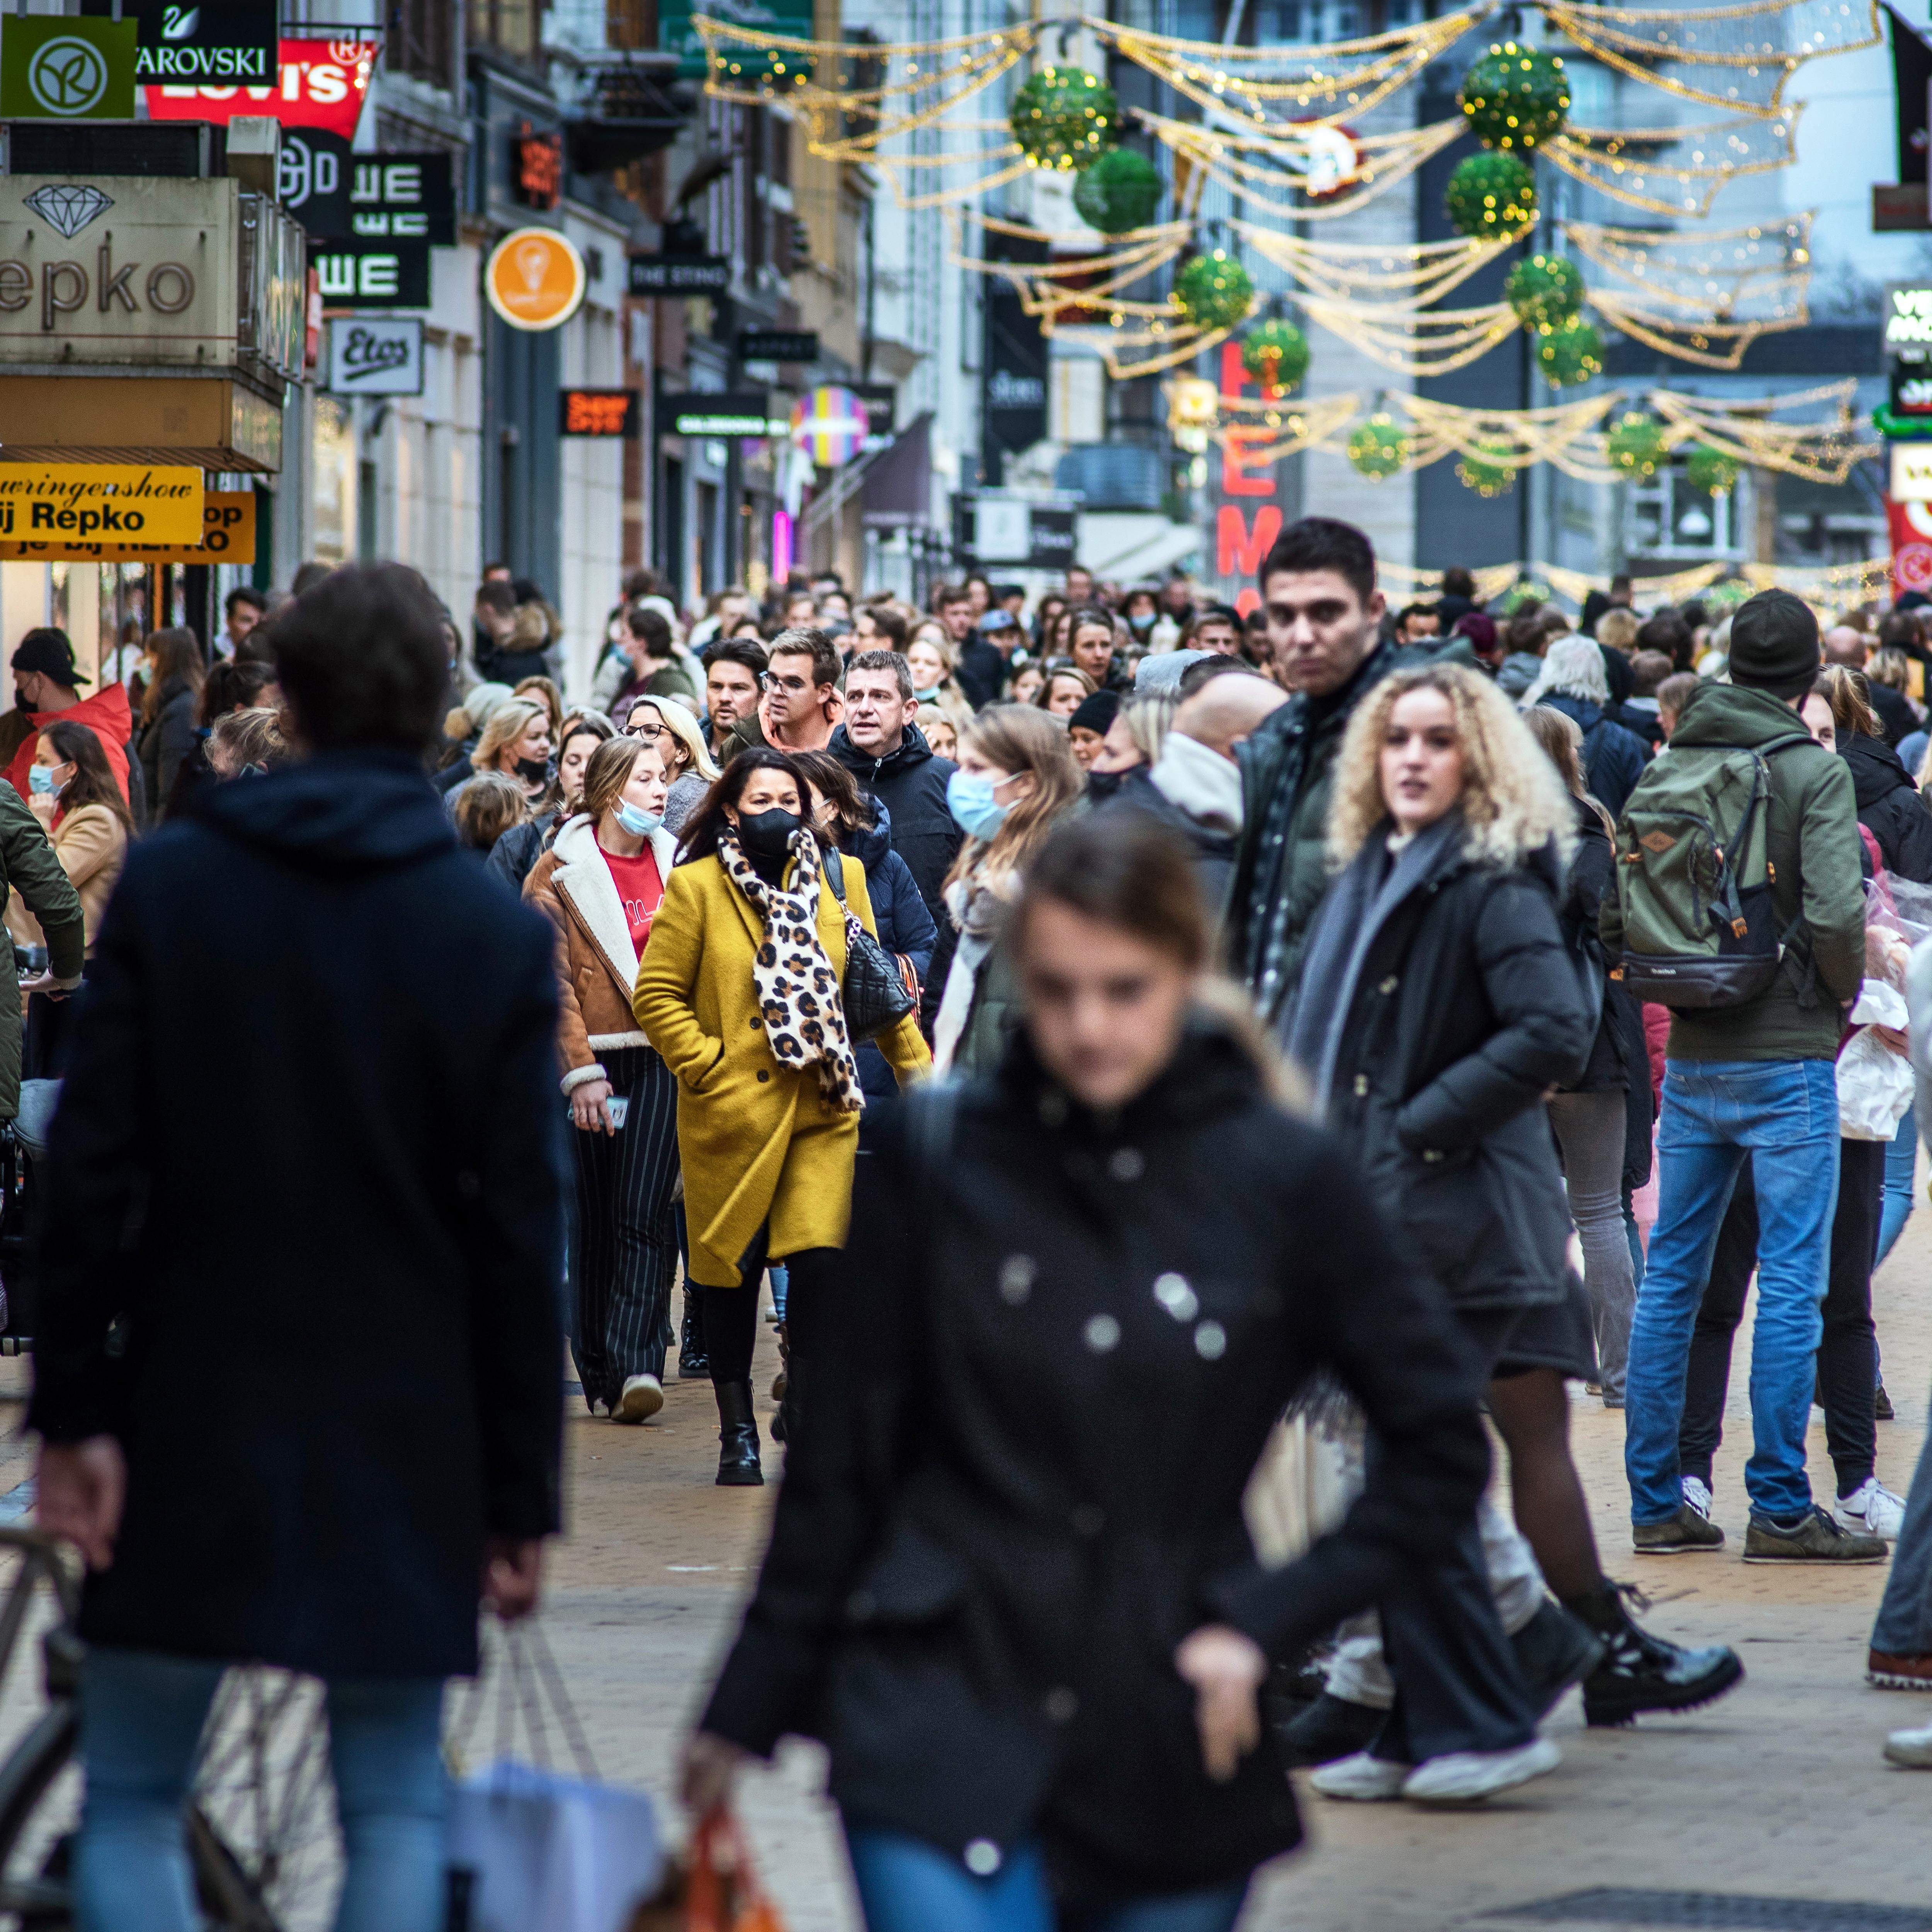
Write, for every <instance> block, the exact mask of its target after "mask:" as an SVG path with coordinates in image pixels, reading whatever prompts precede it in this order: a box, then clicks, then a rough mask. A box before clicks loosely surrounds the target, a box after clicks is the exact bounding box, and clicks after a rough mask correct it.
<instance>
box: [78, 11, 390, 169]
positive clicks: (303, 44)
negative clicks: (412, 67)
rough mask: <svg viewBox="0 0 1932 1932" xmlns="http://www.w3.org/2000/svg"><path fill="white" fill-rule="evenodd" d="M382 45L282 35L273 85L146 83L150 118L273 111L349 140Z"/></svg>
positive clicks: (225, 119)
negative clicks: (278, 68) (277, 78)
mask: <svg viewBox="0 0 1932 1932" xmlns="http://www.w3.org/2000/svg"><path fill="white" fill-rule="evenodd" d="M70 24H71V23H70ZM381 49H382V43H381V41H380V40H374V39H368V38H363V37H356V36H355V35H354V34H353V31H351V33H350V35H349V36H348V37H345V38H344V39H341V40H284V41H283V42H281V45H280V47H279V48H278V58H279V59H280V62H281V79H280V80H279V81H278V83H276V84H275V86H269V87H236V86H213V85H210V84H208V83H202V84H200V85H199V86H193V87H172V86H170V87H150V88H148V89H147V96H148V119H149V120H151V121H217V122H218V123H220V124H221V125H223V127H225V126H226V124H228V123H229V121H232V120H233V119H234V118H235V117H236V115H238V114H272V115H274V116H275V118H276V119H277V120H278V121H280V122H281V124H282V125H283V126H284V127H320V128H321V129H322V130H323V131H324V132H325V133H331V134H339V135H341V137H342V138H343V139H344V140H345V141H350V140H353V139H355V137H356V122H357V121H359V120H361V119H362V104H363V102H364V101H365V100H367V99H368V94H369V80H370V77H371V75H372V74H374V71H375V68H376V56H377V54H378V53H379V52H380V51H381Z"/></svg>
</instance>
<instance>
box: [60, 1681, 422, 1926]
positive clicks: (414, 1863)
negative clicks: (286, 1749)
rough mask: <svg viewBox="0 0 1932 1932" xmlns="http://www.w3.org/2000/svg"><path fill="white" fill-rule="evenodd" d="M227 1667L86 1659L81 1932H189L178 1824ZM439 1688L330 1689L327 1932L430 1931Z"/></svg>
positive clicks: (340, 1684) (78, 1867)
mask: <svg viewBox="0 0 1932 1932" xmlns="http://www.w3.org/2000/svg"><path fill="white" fill-rule="evenodd" d="M225 1668H226V1667H225V1666H224V1665H223V1664H217V1663H211V1662H209V1661H206V1660H205V1659H202V1658H187V1657H168V1656H163V1655H161V1654H160V1653H159V1652H154V1651H136V1650H112V1649H94V1650H90V1651H89V1652H88V1655H87V1661H86V1667H85V1669H84V1670H83V1675H82V1678H81V1689H80V1725H81V1754H82V1757H83V1760H84V1761H85V1763H86V1768H87V1798H86V1805H85V1807H84V1808H83V1811H82V1814H81V1821H80V1836H79V1838H78V1839H77V1841H76V1843H75V1846H74V1903H75V1917H76V1920H77V1925H78V1928H79V1932H199V1927H200V1925H201V1924H202V1915H201V1912H200V1909H199V1907H198V1906H196V1903H195V1899H194V1885H193V1879H192V1877H191V1876H190V1873H189V1870H188V1862H187V1850H186V1848H185V1844H184V1835H183V1831H182V1824H181V1814H182V1808H183V1806H184V1804H185V1803H186V1802H187V1793H188V1787H189V1784H190V1781H191V1780H192V1778H193V1772H194V1766H195V1760H196V1755H197V1753H196V1746H197V1745H199V1742H200V1740H201V1730H202V1724H204V1723H205V1721H206V1720H207V1717H208V1706H209V1705H210V1704H211V1703H212V1702H213V1700H214V1693H215V1689H216V1687H217V1685H219V1684H220V1682H221V1676H222V1672H223V1670H224V1669H225ZM442 1721H443V1680H442V1679H440V1678H401V1679H373V1678H364V1679H342V1680H338V1681H337V1682H333V1683H332V1684H331V1685H329V1757H330V1761H331V1764H332V1769H333V1771H334V1774H335V1793H336V1808H337V1810H338V1812H339V1813H340V1814H341V1820H342V1838H343V1849H344V1856H345V1859H346V1870H345V1871H344V1879H343V1888H342V1900H341V1904H340V1906H338V1908H337V1911H336V1918H335V1924H336V1932H442V1927H443V1924H445V1922H446V1918H447V1915H448V1911H449V1882H448V1880H447V1879H446V1876H444V1870H443V1813H444V1811H445V1808H446V1803H447V1786H446V1781H445V1778H444V1774H443V1749H442Z"/></svg>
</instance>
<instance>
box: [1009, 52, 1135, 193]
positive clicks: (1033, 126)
mask: <svg viewBox="0 0 1932 1932" xmlns="http://www.w3.org/2000/svg"><path fill="white" fill-rule="evenodd" d="M1010 121H1011V124H1012V127H1013V139H1015V140H1016V141H1017V142H1019V146H1020V151H1021V152H1022V154H1025V156H1026V157H1027V160H1028V163H1029V164H1030V165H1031V166H1034V167H1036V168H1052V169H1058V170H1059V171H1061V172H1063V173H1064V172H1070V171H1072V170H1073V169H1079V168H1084V167H1087V166H1090V165H1091V163H1094V161H1097V160H1099V159H1100V156H1101V155H1102V154H1104V153H1106V151H1107V150H1108V149H1109V148H1111V147H1113V146H1114V145H1115V144H1116V143H1117V142H1118V141H1119V139H1120V128H1121V106H1120V103H1119V101H1117V100H1116V99H1115V95H1114V90H1113V89H1112V88H1111V87H1109V86H1108V85H1107V83H1106V82H1105V81H1104V80H1101V79H1100V77H1099V76H1098V75H1097V74H1089V73H1088V71H1086V69H1085V68H1077V67H1071V68H1070V67H1043V68H1041V69H1040V71H1039V73H1037V74H1035V75H1034V76H1033V77H1032V78H1031V80H1028V81H1026V82H1025V83H1022V86H1021V87H1020V89H1019V92H1017V93H1016V95H1014V96H1013V113H1012V115H1011V116H1010Z"/></svg>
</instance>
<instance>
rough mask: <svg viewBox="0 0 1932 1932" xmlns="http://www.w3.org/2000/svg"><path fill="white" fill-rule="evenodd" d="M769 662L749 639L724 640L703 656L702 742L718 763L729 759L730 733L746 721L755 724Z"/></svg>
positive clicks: (759, 648)
mask: <svg viewBox="0 0 1932 1932" xmlns="http://www.w3.org/2000/svg"><path fill="white" fill-rule="evenodd" d="M769 664H770V659H769V658H767V657H766V655H765V652H764V649H763V646H761V645H759V644H755V643H753V642H752V641H751V639H750V638H749V637H727V638H726V639H725V640H724V642H723V643H716V644H713V645H712V646H711V648H710V649H709V650H708V651H706V652H705V653H704V716H703V719H702V721H701V722H702V724H703V730H704V742H705V743H706V745H708V746H709V748H710V751H711V755H712V757H714V758H715V759H716V760H718V763H720V764H722V763H724V760H726V759H727V758H729V757H730V756H731V753H732V750H733V746H732V744H731V734H732V733H733V732H734V731H736V730H737V728H738V727H739V725H740V724H743V723H744V722H745V720H746V719H747V718H749V719H751V721H752V722H753V723H754V724H756V722H757V715H758V690H759V685H760V680H761V679H763V676H764V674H765V672H766V669H767V668H768V667H769ZM762 736H763V734H762V733H760V737H762Z"/></svg>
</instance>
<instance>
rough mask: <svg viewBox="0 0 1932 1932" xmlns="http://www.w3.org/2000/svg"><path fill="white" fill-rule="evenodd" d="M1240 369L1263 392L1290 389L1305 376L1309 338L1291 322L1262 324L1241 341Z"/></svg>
mask: <svg viewBox="0 0 1932 1932" xmlns="http://www.w3.org/2000/svg"><path fill="white" fill-rule="evenodd" d="M1241 367H1242V368H1244V369H1245V370H1246V371H1247V372H1248V374H1250V376H1252V377H1253V378H1254V379H1255V380H1256V382H1258V383H1260V384H1261V385H1262V387H1263V388H1264V389H1293V388H1294V387H1295V385H1296V384H1297V383H1299V382H1300V381H1301V379H1302V377H1304V376H1305V375H1307V374H1308V338H1307V336H1305V335H1303V334H1302V332H1301V330H1300V329H1297V328H1296V327H1295V324H1294V323H1292V322H1278V321H1277V322H1265V323H1262V325H1261V326H1260V327H1259V329H1250V330H1249V331H1248V332H1247V335H1244V336H1243V337H1242V338H1241Z"/></svg>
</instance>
